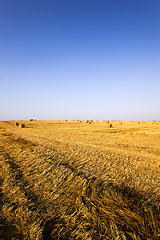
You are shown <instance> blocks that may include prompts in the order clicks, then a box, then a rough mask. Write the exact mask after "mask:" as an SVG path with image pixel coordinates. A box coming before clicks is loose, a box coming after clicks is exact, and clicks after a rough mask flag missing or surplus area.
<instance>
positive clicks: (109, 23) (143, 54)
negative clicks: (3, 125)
mask: <svg viewBox="0 0 160 240" xmlns="http://www.w3.org/2000/svg"><path fill="white" fill-rule="evenodd" d="M30 118H36V119H95V120H96V119H99V120H103V119H122V120H160V1H159V0H47V1H45V0H43V1H41V0H14V1H13V0H0V120H12V119H30Z"/></svg>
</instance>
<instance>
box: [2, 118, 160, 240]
mask: <svg viewBox="0 0 160 240" xmlns="http://www.w3.org/2000/svg"><path fill="white" fill-rule="evenodd" d="M109 123H110V124H112V128H108V126H107V123H106V121H94V122H92V124H86V122H85V121H82V122H80V121H23V124H25V128H19V127H17V126H15V122H14V121H8V122H7V121H6V122H0V239H2V240H3V239H4V240H5V239H16V240H18V239H19V240H20V239H38V240H43V239H44V240H45V239H46V240H47V239H48V240H49V239H79V240H80V239H83V240H92V239H97V240H99V239H112V240H126V239H127V240H128V239H129V240H130V239H131V240H145V239H146V240H158V239H160V123H159V122H140V124H139V122H136V121H135V122H134V121H132V122H125V121H124V122H120V121H114V122H112V121H110V122H109ZM122 123H123V124H122Z"/></svg>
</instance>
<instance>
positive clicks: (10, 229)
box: [0, 178, 24, 240]
mask: <svg viewBox="0 0 160 240" xmlns="http://www.w3.org/2000/svg"><path fill="white" fill-rule="evenodd" d="M2 184H3V180H2V179H1V178H0V239H1V240H8V239H17V240H22V239H24V238H23V235H22V234H17V232H18V231H17V227H16V226H15V225H14V224H12V223H10V222H8V221H7V220H6V219H5V217H4V216H2V214H1V211H2V208H3V193H2Z"/></svg>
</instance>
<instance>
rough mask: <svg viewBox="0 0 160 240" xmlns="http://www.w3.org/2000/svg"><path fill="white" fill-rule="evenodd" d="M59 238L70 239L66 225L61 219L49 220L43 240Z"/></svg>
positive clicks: (60, 239) (44, 230) (45, 225)
mask: <svg viewBox="0 0 160 240" xmlns="http://www.w3.org/2000/svg"><path fill="white" fill-rule="evenodd" d="M57 236H58V239H59V240H64V239H70V233H69V230H68V229H67V226H66V223H65V221H64V220H63V219H61V218H60V217H55V218H51V219H49V220H47V221H46V222H45V224H44V226H43V232H42V237H43V240H52V239H57Z"/></svg>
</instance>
